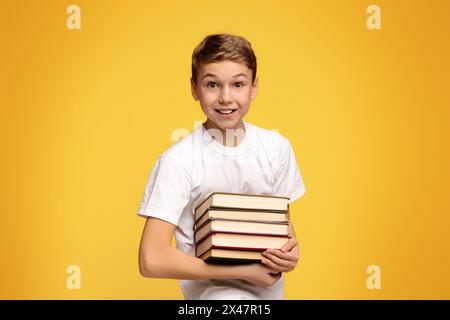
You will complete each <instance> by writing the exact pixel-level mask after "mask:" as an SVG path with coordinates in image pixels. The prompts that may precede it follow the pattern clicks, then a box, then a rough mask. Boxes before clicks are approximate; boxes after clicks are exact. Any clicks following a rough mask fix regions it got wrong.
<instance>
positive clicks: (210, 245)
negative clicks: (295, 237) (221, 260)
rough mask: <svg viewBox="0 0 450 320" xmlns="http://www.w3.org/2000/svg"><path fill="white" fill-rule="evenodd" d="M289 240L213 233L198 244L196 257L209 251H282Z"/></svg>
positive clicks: (284, 237) (264, 236) (263, 236)
mask: <svg viewBox="0 0 450 320" xmlns="http://www.w3.org/2000/svg"><path fill="white" fill-rule="evenodd" d="M288 239H289V238H288V237H287V236H273V235H270V236H269V235H254V234H243V233H224V232H211V233H210V234H209V235H207V236H206V237H204V238H203V239H202V240H201V241H199V243H197V244H196V247H195V248H196V253H195V255H196V257H200V256H201V255H202V254H203V253H205V252H206V251H208V250H209V249H228V250H247V251H265V250H266V249H268V248H273V249H281V247H282V246H283V245H284V244H285V243H286V242H287V241H288Z"/></svg>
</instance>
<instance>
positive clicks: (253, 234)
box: [195, 230, 288, 245]
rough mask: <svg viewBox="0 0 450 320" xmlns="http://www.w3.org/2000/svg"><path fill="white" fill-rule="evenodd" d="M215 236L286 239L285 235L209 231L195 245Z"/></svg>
mask: <svg viewBox="0 0 450 320" xmlns="http://www.w3.org/2000/svg"><path fill="white" fill-rule="evenodd" d="M215 234H238V235H242V236H263V237H270V238H287V237H288V236H287V235H280V234H263V233H250V232H245V233H243V232H231V231H214V230H211V231H210V232H208V233H207V234H206V235H204V236H203V237H202V238H201V239H199V240H198V241H197V242H195V244H196V245H199V244H200V243H202V242H203V241H204V240H205V239H207V238H208V237H210V236H211V237H212V236H214V235H215Z"/></svg>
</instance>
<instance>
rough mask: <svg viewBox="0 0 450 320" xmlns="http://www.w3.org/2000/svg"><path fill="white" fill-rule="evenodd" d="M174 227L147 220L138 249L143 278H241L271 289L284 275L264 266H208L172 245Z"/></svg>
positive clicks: (154, 219) (151, 219) (161, 221)
mask: <svg viewBox="0 0 450 320" xmlns="http://www.w3.org/2000/svg"><path fill="white" fill-rule="evenodd" d="M174 230H175V226H174V225H173V224H171V223H169V222H166V221H163V220H160V219H156V218H147V221H146V223H145V227H144V231H143V234H142V239H141V244H140V248H139V270H140V272H141V274H142V275H143V276H144V277H149V278H170V279H185V280H202V279H242V280H246V281H249V282H251V283H253V284H255V285H257V286H260V287H270V286H271V285H272V284H273V283H275V282H276V281H277V280H278V279H279V278H280V276H281V274H277V275H274V274H273V273H274V270H272V269H270V268H269V267H266V266H264V265H263V264H261V263H254V264H251V265H242V266H223V265H212V264H207V263H205V262H204V261H203V260H201V259H198V258H196V257H192V256H190V255H189V254H186V253H184V252H182V251H180V250H178V249H177V248H174V247H172V246H171V240H172V235H173V232H174Z"/></svg>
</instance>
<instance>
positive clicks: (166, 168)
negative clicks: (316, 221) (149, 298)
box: [138, 121, 305, 299]
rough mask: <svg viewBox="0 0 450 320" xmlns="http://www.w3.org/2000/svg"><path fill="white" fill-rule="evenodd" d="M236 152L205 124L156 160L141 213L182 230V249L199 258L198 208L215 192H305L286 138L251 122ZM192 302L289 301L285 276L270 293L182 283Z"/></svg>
mask: <svg viewBox="0 0 450 320" xmlns="http://www.w3.org/2000/svg"><path fill="white" fill-rule="evenodd" d="M244 124H245V128H246V130H245V137H244V138H243V140H242V141H241V143H240V144H239V145H238V146H236V147H227V146H224V145H223V144H221V143H220V142H218V141H216V140H215V139H214V138H213V137H212V136H211V135H210V133H209V132H208V131H207V130H206V129H205V127H204V126H203V125H199V126H197V127H196V128H195V129H194V130H193V131H192V132H191V133H190V134H189V135H187V136H185V137H184V138H183V139H181V140H179V141H178V142H176V143H174V144H173V145H172V146H171V147H170V148H169V149H167V150H166V151H165V152H164V153H163V154H162V155H161V156H160V157H159V158H158V160H157V161H156V164H155V165H154V167H153V170H152V171H151V173H150V176H149V178H148V183H147V185H146V188H145V192H144V195H143V197H142V201H141V205H140V208H139V211H138V214H139V215H142V216H146V217H147V216H148V217H155V218H158V219H161V220H164V221H167V222H170V223H172V224H174V225H176V229H175V238H176V243H177V248H178V249H179V250H181V251H183V252H186V253H188V254H190V255H192V256H195V245H194V230H193V225H194V218H193V212H194V210H195V208H196V207H197V206H198V205H199V204H200V203H201V202H202V201H203V200H204V199H205V198H206V197H208V196H209V195H210V194H211V193H212V192H229V193H247V194H259V195H274V196H283V197H289V203H291V202H293V201H294V200H296V199H298V198H300V197H301V196H302V195H303V194H304V193H305V186H304V184H303V180H302V177H301V174H300V170H299V168H298V165H297V162H296V159H295V155H294V151H293V149H292V146H291V144H290V142H289V140H288V139H287V138H285V137H284V136H282V135H281V134H279V133H277V132H274V131H270V130H266V129H262V128H259V127H257V126H254V125H252V124H250V123H248V122H245V121H244ZM180 286H181V289H182V291H183V294H184V296H185V298H186V299H283V298H284V277H281V278H280V280H278V281H277V282H276V283H275V284H274V285H273V286H272V287H270V288H259V287H256V286H254V285H252V284H250V283H248V282H246V281H243V280H233V279H230V280H218V279H211V280H180Z"/></svg>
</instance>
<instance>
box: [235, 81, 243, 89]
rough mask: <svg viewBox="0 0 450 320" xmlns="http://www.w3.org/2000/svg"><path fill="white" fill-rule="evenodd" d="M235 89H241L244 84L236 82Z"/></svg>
mask: <svg viewBox="0 0 450 320" xmlns="http://www.w3.org/2000/svg"><path fill="white" fill-rule="evenodd" d="M235 85H236V87H238V88H240V87H242V86H243V85H244V84H243V83H242V82H236V83H235Z"/></svg>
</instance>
